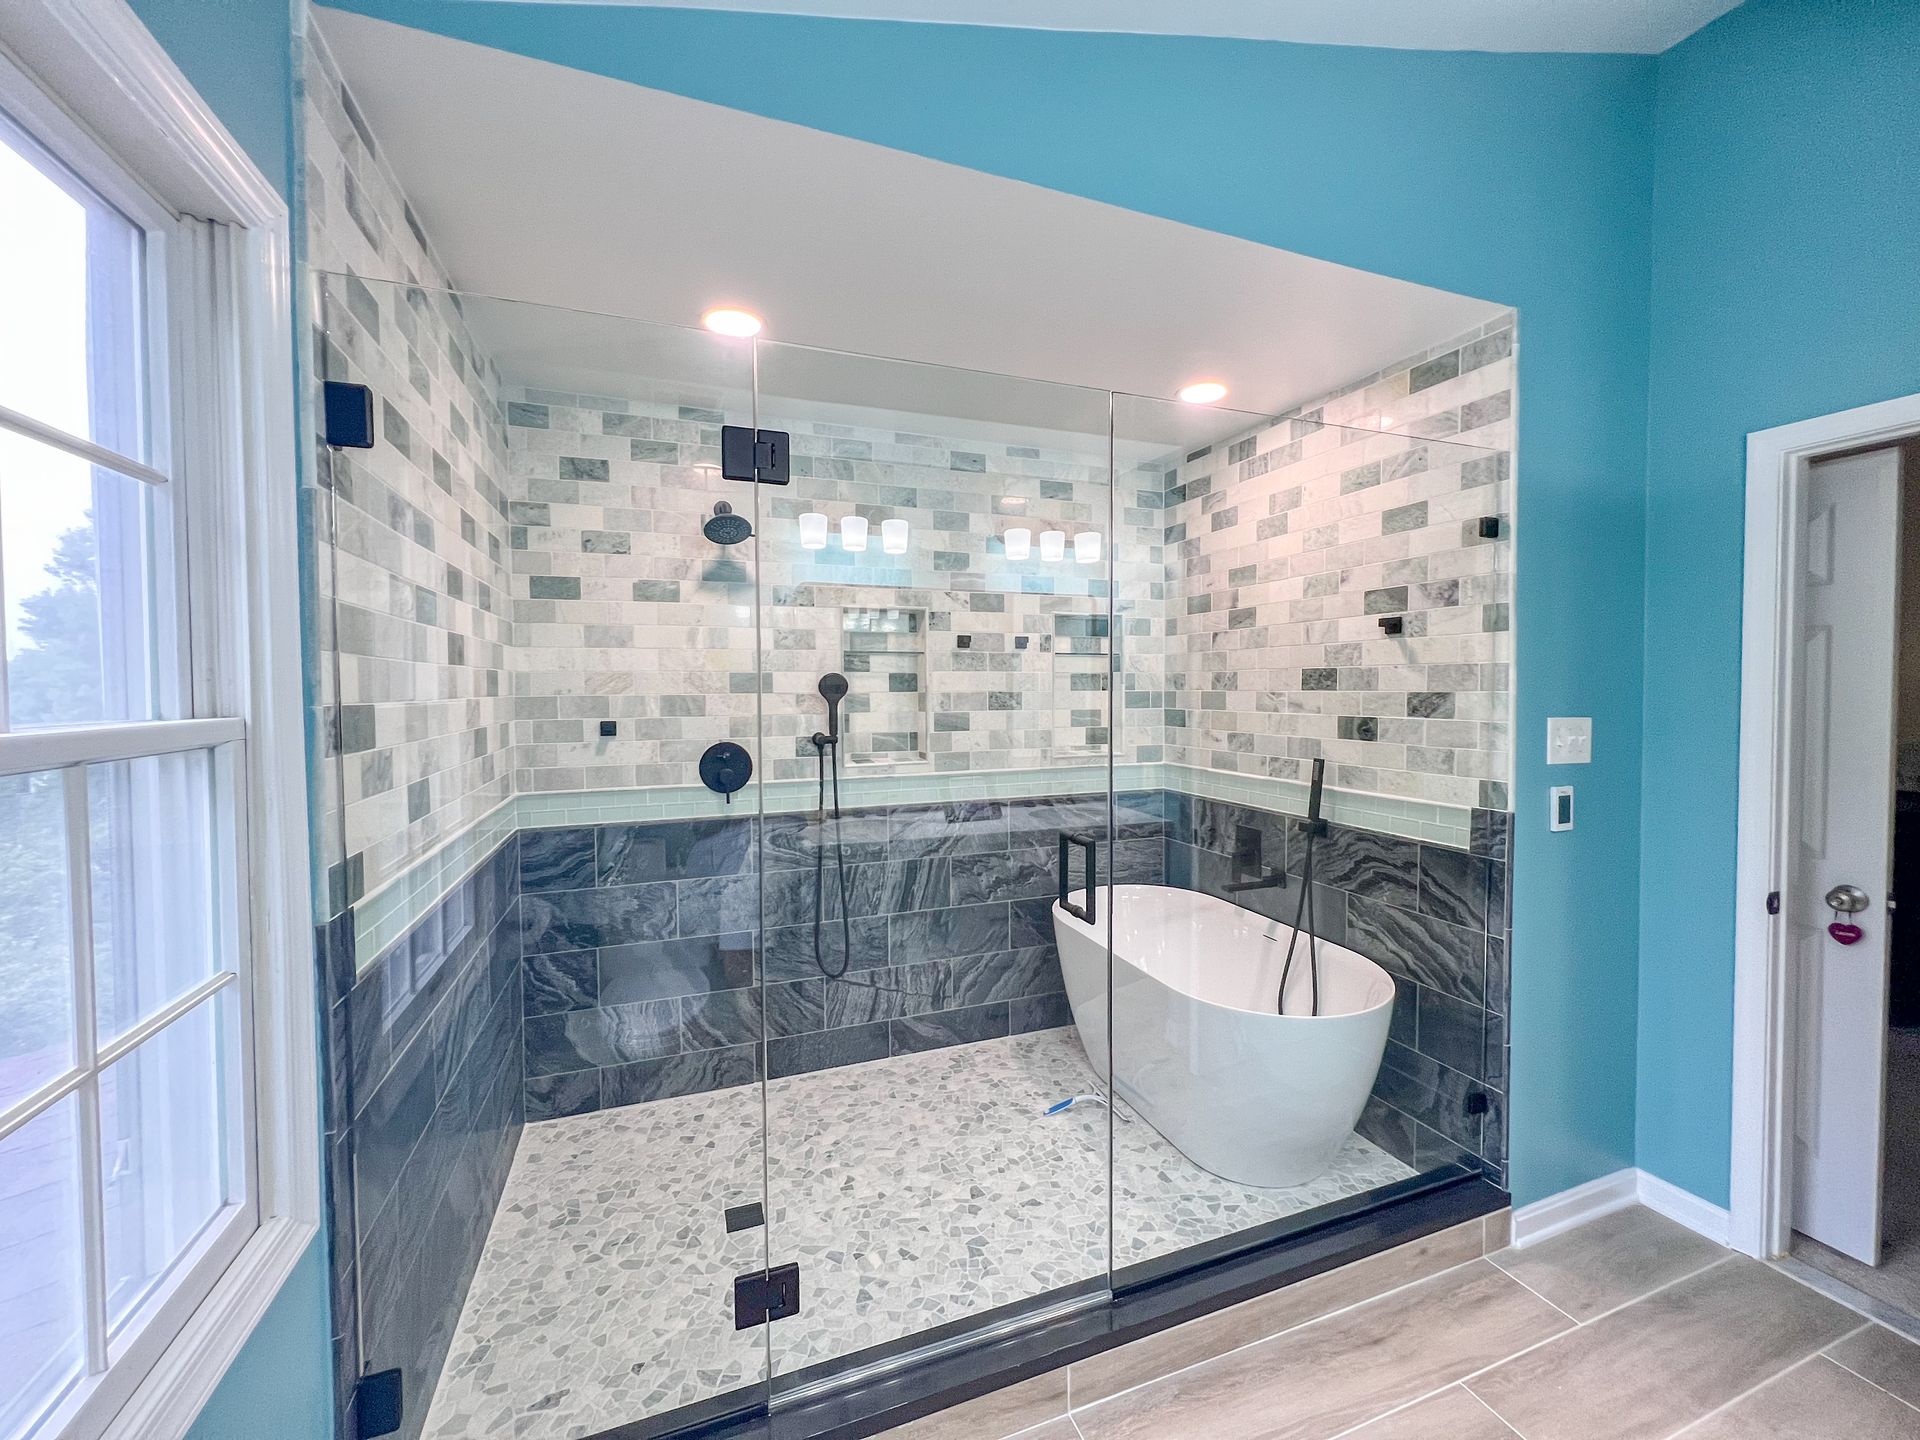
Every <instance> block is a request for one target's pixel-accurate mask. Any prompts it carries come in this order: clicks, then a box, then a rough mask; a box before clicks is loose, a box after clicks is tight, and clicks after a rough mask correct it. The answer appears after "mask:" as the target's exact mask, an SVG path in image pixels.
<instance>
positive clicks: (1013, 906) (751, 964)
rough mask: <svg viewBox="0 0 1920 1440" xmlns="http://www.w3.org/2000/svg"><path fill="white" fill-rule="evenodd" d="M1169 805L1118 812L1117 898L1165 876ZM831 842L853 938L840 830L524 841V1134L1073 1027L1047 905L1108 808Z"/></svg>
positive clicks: (711, 830) (979, 811) (971, 810)
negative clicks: (1065, 840)
mask: <svg viewBox="0 0 1920 1440" xmlns="http://www.w3.org/2000/svg"><path fill="white" fill-rule="evenodd" d="M1163 808H1164V807H1163V804H1162V802H1161V801H1160V799H1159V798H1158V796H1157V794H1156V795H1155V796H1140V797H1125V798H1124V799H1123V803H1122V808H1121V833H1120V845H1119V861H1118V863H1119V867H1120V870H1119V878H1121V879H1122V880H1133V881H1143V882H1154V883H1158V882H1159V881H1160V880H1161V879H1162V878H1163V876H1164V866H1165V850H1164V836H1165V828H1166V821H1165V819H1164V815H1163V813H1162V810H1163ZM760 823H764V825H765V827H766V828H765V836H764V843H762V844H756V834H757V831H756V826H757V825H758V824H760ZM838 824H839V838H840V847H841V854H842V855H843V857H844V860H845V866H846V872H845V905H844V910H845V922H846V923H845V925H844V927H843V926H842V923H841V920H842V908H843V907H842V892H841V880H840V872H839V869H838V867H837V866H836V865H835V863H834V859H833V852H832V848H831V847H832V839H833V826H834V822H832V821H827V822H825V823H824V825H823V823H822V822H820V821H818V820H815V819H814V818H813V817H812V816H810V815H775V816H769V817H768V818H767V819H766V820H765V821H764V822H757V821H755V820H753V819H751V818H740V819H719V820H685V821H672V822H665V823H657V824H646V825H602V826H595V827H582V828H578V829H555V830H530V831H526V832H523V833H522V835H521V837H520V847H521V848H520V884H521V888H522V897H521V901H520V934H521V943H522V947H523V951H524V955H525V961H524V966H525V974H526V980H525V986H524V991H523V994H524V1002H525V1005H526V1064H527V1076H526V1106H527V1118H529V1119H550V1118H553V1117H557V1116H562V1115H580V1114H586V1113H588V1112H590V1111H593V1110H597V1109H601V1108H605V1107H609V1106H614V1105H629V1104H635V1103H638V1102H642V1101H647V1100H657V1099H662V1098H665V1097H667V1096H672V1095H685V1094H692V1093H695V1092H699V1091H704V1090H711V1089H717V1088H720V1087H722V1086H727V1085H741V1084H747V1083H749V1082H751V1081H754V1080H757V1079H759V1078H761V1076H762V1074H763V1064H764V1073H765V1074H766V1075H767V1076H769V1077H770V1078H775V1079H778V1078H780V1077H782V1076H786V1075H797V1074H801V1073H804V1072H806V1071H810V1070H822V1069H828V1068H831V1067H834V1066H838V1065H851V1064H857V1063H859V1062H861V1061H866V1060H878V1059H883V1058H885V1057H887V1056H890V1055H901V1054H907V1053H910V1052H916V1051H922V1050H928V1049H933V1048H936V1047H939V1046H942V1045H959V1044H968V1043H972V1042H974V1041H979V1040H988V1039H994V1038H997V1037H1000V1036H1005V1035H1009V1034H1021V1033H1025V1032H1028V1031H1032V1030H1042V1029H1050V1028H1053V1027H1056V1026H1061V1025H1067V1024H1070V1023H1072V1016H1071V1013H1070V1012H1069V1010H1068V1008H1067V1003H1066V995H1065V993H1064V988H1063V985H1062V982H1061V979H1060V962H1059V954H1058V951H1057V950H1056V949H1055V946H1054V938H1053V924H1052V920H1051V918H1050V913H1049V908H1048V907H1049V904H1050V902H1051V900H1052V897H1053V895H1054V892H1055V888H1056V887H1055V879H1054V868H1055V862H1056V858H1057V855H1056V846H1057V837H1058V835H1059V833H1060V831H1061V830H1063V829H1071V830H1090V831H1098V832H1100V833H1102V834H1104V832H1105V829H1106V824H1107V821H1106V806H1105V803H1104V801H1102V800H1099V799H1091V798H1090V799H1083V800H1056V799H1049V800H1013V801H999V800H982V801H955V802H952V803H950V804H935V805H914V806H900V807H893V808H879V809H867V810H857V811H849V812H847V814H846V815H845V817H844V818H843V819H842V820H841V821H840V822H838ZM823 843H824V845H825V847H826V848H825V849H824V851H823ZM816 862H820V863H821V875H822V879H823V882H824V883H822V884H820V885H819V886H818V891H819V904H820V914H821V917H822V924H821V927H820V947H819V955H818V957H817V958H816V955H815V951H814V939H813V936H814V931H813V923H812V922H813V916H814V907H815V897H816V880H815V873H816V872H815V866H816ZM762 870H764V875H762V874H761V873H760V872H761V871H762ZM1103 878H1104V877H1103ZM762 905H764V906H765V925H764V931H763V933H762V935H761V939H760V944H759V946H758V947H757V948H756V946H755V943H754V934H755V929H756V927H757V926H759V925H760V924H761V908H760V907H761V906H762ZM849 943H850V945H851V953H850V954H849V951H848V945H849ZM763 979H764V981H765V986H764V989H762V988H761V982H762V980H763ZM763 1030H764V1034H765V1037H766V1045H765V1051H764V1056H763V1053H762V1050H761V1046H760V1040H761V1037H762V1034H763Z"/></svg>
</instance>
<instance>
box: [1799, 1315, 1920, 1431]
mask: <svg viewBox="0 0 1920 1440" xmlns="http://www.w3.org/2000/svg"><path fill="white" fill-rule="evenodd" d="M1871 1329H1873V1326H1871V1325H1862V1326H1861V1327H1860V1330H1871ZM1860 1330H1855V1331H1853V1332H1852V1333H1851V1334H1847V1335H1842V1336H1841V1337H1840V1339H1839V1340H1836V1341H1834V1342H1833V1345H1829V1346H1828V1347H1827V1348H1826V1349H1824V1350H1822V1351H1821V1352H1820V1354H1819V1356H1818V1357H1817V1358H1819V1359H1822V1360H1825V1361H1827V1362H1829V1363H1830V1364H1834V1365H1838V1366H1839V1367H1840V1368H1841V1369H1842V1370H1844V1371H1846V1372H1847V1374H1849V1375H1851V1376H1853V1377H1854V1379H1856V1380H1862V1381H1865V1382H1866V1383H1867V1384H1869V1385H1871V1386H1873V1388H1874V1389H1876V1390H1878V1391H1879V1392H1880V1393H1881V1394H1882V1395H1886V1396H1890V1397H1891V1398H1893V1399H1895V1400H1898V1401H1899V1402H1900V1403H1901V1404H1902V1405H1904V1406H1906V1407H1907V1408H1908V1409H1909V1410H1920V1405H1916V1404H1914V1403H1913V1401H1911V1400H1909V1399H1907V1397H1906V1396H1904V1395H1895V1394H1894V1393H1893V1391H1891V1390H1889V1389H1887V1387H1886V1386H1884V1385H1882V1384H1881V1383H1880V1382H1879V1381H1878V1380H1869V1379H1867V1377H1866V1376H1865V1375H1862V1374H1861V1373H1860V1372H1859V1371H1858V1370H1856V1369H1854V1368H1853V1367H1852V1366H1851V1365H1849V1364H1847V1362H1846V1361H1844V1360H1840V1359H1837V1358H1836V1357H1835V1356H1834V1353H1833V1346H1834V1345H1839V1344H1841V1343H1842V1342H1843V1341H1847V1340H1851V1339H1852V1338H1853V1337H1854V1336H1855V1335H1858V1334H1859V1333H1860ZM1901 1338H1902V1339H1905V1337H1904V1336H1902V1337H1901ZM1909 1343H1911V1342H1909Z"/></svg>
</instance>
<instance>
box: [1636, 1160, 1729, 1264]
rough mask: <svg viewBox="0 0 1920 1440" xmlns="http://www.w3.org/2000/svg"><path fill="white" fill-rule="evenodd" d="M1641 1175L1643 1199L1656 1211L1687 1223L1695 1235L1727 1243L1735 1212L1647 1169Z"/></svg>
mask: <svg viewBox="0 0 1920 1440" xmlns="http://www.w3.org/2000/svg"><path fill="white" fill-rule="evenodd" d="M1636 1173H1637V1174H1638V1175H1639V1176H1640V1203H1641V1204H1642V1205H1644V1206H1646V1207H1647V1209H1649V1210H1651V1211H1653V1212H1654V1214H1656V1215H1664V1216H1666V1217H1667V1219H1669V1220H1672V1221H1675V1222H1677V1223H1678V1224H1681V1225H1684V1226H1686V1227H1687V1229H1689V1230H1691V1231H1693V1232H1694V1234H1696V1235H1704V1236H1705V1237H1706V1238H1707V1239H1709V1240H1711V1241H1713V1243H1714V1244H1716V1245H1726V1244H1728V1243H1729V1242H1730V1241H1731V1240H1732V1237H1733V1216H1732V1215H1731V1214H1729V1213H1728V1212H1727V1211H1725V1210H1723V1209H1721V1208H1720V1207H1719V1206H1718V1205H1709V1204H1708V1203H1707V1202H1706V1201H1705V1200H1702V1199H1701V1198H1700V1197H1699V1196H1698V1195H1695V1194H1693V1193H1692V1192H1691V1191H1687V1190H1682V1189H1681V1188H1680V1187H1679V1186H1678V1185H1674V1184H1670V1183H1669V1182H1667V1181H1665V1180H1662V1179H1661V1178H1660V1177H1659V1176H1658V1175H1649V1174H1648V1173H1647V1172H1646V1171H1644V1170H1641V1171H1638V1172H1636Z"/></svg>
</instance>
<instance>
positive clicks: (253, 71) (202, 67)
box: [128, 0, 306, 195]
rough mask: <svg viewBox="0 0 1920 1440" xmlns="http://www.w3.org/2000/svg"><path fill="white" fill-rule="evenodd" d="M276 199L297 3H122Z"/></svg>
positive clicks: (289, 143) (283, 185)
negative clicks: (249, 160)
mask: <svg viewBox="0 0 1920 1440" xmlns="http://www.w3.org/2000/svg"><path fill="white" fill-rule="evenodd" d="M128 3H129V4H130V5H131V6H132V7H133V12H134V14H136V15H138V16H139V17H140V19H141V21H142V22H144V23H145V25H146V27H147V29H149V30H150V31H152V32H153V36H154V38H155V39H156V40H158V41H159V42H160V43H161V45H162V46H164V47H165V49H166V51H167V53H168V54H169V55H171V56H172V57H173V63H174V64H176V65H178V66H179V67H180V69H181V70H182V71H183V72H185V74H186V77H187V79H188V80H189V81H191V82H192V84H193V88H194V89H196V90H198V91H199V92H200V98H201V99H203V100H205V101H206V102H207V104H208V105H209V106H211V107H212V109H213V112H214V114H216V115H218V116H219V117H220V123H221V124H223V125H225V126H226V127H227V129H228V130H229V131H230V132H231V133H232V135H233V138H234V139H236V140H238V141H239V142H240V144H241V146H242V147H243V148H244V149H245V150H246V152H247V154H248V155H250V156H252V157H253V163H254V164H256V165H258V166H259V167H260V169H261V171H262V173H264V174H265V175H266V177H267V179H269V180H271V181H272V182H273V184H274V188H275V189H277V190H279V192H280V193H281V194H282V195H292V194H293V177H294V175H295V174H297V173H298V171H297V168H296V157H295V154H294V150H295V145H296V141H295V138H294V137H295V134H296V125H295V117H294V107H293V105H292V104H291V103H290V101H291V98H292V95H293V49H294V43H293V37H294V17H295V14H296V12H298V13H299V14H300V15H301V16H302V17H304V15H305V11H306V6H305V3H304V0H128Z"/></svg>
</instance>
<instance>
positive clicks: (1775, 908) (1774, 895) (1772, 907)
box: [1767, 890, 1780, 915]
mask: <svg viewBox="0 0 1920 1440" xmlns="http://www.w3.org/2000/svg"><path fill="white" fill-rule="evenodd" d="M1779 913H1780V892H1779V891H1778V890H1773V891H1770V892H1768V895H1767V914H1769V915H1778V914H1779Z"/></svg>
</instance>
